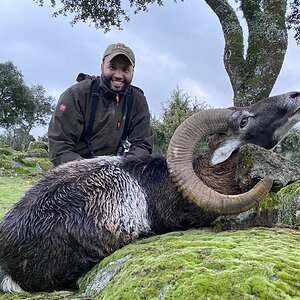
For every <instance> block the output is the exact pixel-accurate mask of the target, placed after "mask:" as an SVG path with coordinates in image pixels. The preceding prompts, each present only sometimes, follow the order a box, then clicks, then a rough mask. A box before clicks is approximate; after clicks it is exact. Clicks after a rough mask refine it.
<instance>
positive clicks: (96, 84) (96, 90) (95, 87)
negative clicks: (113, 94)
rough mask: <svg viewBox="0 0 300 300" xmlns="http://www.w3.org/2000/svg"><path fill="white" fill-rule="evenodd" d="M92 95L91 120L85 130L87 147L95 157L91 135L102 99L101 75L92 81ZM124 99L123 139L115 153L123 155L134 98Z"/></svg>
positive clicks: (126, 97)
mask: <svg viewBox="0 0 300 300" xmlns="http://www.w3.org/2000/svg"><path fill="white" fill-rule="evenodd" d="M90 95H91V96H90V100H91V113H90V118H89V122H88V124H87V127H86V131H85V142H86V144H87V147H88V149H89V152H90V155H91V157H94V156H95V153H94V150H93V147H92V143H91V137H92V133H93V126H94V122H95V117H96V113H97V107H98V103H99V100H100V77H99V76H97V78H96V80H93V82H92V87H91V94H90ZM131 95H132V93H131ZM124 100H125V105H126V107H127V112H126V119H125V124H124V130H123V133H122V137H121V140H120V141H119V145H118V148H117V150H116V153H114V154H115V155H122V154H123V153H124V143H125V141H126V139H127V136H128V130H129V118H130V113H131V110H132V103H133V99H132V97H128V96H125V97H124Z"/></svg>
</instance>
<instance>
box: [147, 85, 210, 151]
mask: <svg viewBox="0 0 300 300" xmlns="http://www.w3.org/2000/svg"><path fill="white" fill-rule="evenodd" d="M208 107H209V106H208V104H207V103H206V102H204V101H202V102H201V101H199V100H198V99H197V98H195V99H194V101H191V99H190V96H189V95H188V94H186V93H183V91H182V90H180V89H179V88H178V87H177V88H176V89H175V90H174V91H172V92H171V97H170V99H168V100H167V101H166V104H165V105H164V106H163V109H162V111H163V112H162V116H161V119H158V118H156V117H154V116H152V124H151V125H152V129H153V132H154V141H155V144H154V152H155V153H159V154H166V152H167V148H168V145H169V141H170V139H171V137H172V135H173V133H174V131H175V129H176V128H177V127H178V126H179V125H180V124H181V123H182V122H183V121H184V120H185V119H187V118H188V117H189V116H191V115H192V114H194V113H196V112H198V111H200V110H204V109H207V108H208Z"/></svg>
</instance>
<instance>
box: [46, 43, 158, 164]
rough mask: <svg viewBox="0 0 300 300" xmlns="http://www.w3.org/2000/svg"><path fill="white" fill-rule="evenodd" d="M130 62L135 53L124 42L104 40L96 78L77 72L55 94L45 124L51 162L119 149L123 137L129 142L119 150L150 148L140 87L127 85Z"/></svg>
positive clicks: (131, 151)
mask: <svg viewBox="0 0 300 300" xmlns="http://www.w3.org/2000/svg"><path fill="white" fill-rule="evenodd" d="M134 67H135V55H134V53H133V51H132V50H131V49H130V48H129V47H127V46H126V45H124V44H121V43H118V44H112V45H109V46H108V47H107V49H106V50H105V52H104V55H103V60H102V64H101V76H100V78H99V77H98V82H97V77H95V76H89V75H85V74H82V73H81V74H79V75H78V77H77V81H78V83H76V84H74V85H72V86H71V87H70V88H68V89H67V90H66V91H65V92H64V93H63V94H62V95H61V96H60V99H59V101H58V104H57V107H56V109H55V112H54V113H53V116H52V118H51V121H50V124H49V130H48V138H49V156H50V159H51V161H52V163H53V164H54V166H58V165H60V164H62V163H66V162H68V161H72V160H80V159H83V158H91V157H94V156H99V155H120V154H122V153H123V142H124V140H126V138H127V139H128V142H129V144H130V148H129V151H128V152H126V154H125V155H127V156H130V155H132V156H141V155H145V154H151V153H152V147H153V135H152V130H151V128H150V112H149V107H148V104H147V101H146V98H145V96H144V94H143V92H142V91H141V90H140V89H139V88H137V87H134V86H132V85H131V81H132V78H133V73H134ZM93 82H95V85H96V91H97V92H99V96H98V94H97V93H94V88H93V92H92V84H93ZM95 85H94V86H95ZM91 94H93V95H94V96H91ZM95 103H96V104H95ZM125 124H126V125H125Z"/></svg>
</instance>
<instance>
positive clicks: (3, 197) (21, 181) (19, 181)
mask: <svg viewBox="0 0 300 300" xmlns="http://www.w3.org/2000/svg"><path fill="white" fill-rule="evenodd" d="M36 181H37V178H34V179H33V178H27V177H0V220H2V218H3V217H4V215H5V214H6V213H7V212H8V210H9V209H10V208H11V207H12V206H13V205H14V203H15V202H17V201H18V200H19V199H21V198H22V196H23V195H24V194H25V192H26V191H27V190H28V189H29V188H30V187H31V186H32V185H33V184H34V182H36Z"/></svg>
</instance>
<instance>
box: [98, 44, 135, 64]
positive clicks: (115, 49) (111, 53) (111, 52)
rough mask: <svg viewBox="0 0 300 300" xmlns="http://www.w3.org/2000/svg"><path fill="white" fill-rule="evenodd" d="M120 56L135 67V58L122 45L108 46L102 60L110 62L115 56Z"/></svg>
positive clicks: (127, 48)
mask: <svg viewBox="0 0 300 300" xmlns="http://www.w3.org/2000/svg"><path fill="white" fill-rule="evenodd" d="M120 54H122V55H125V56H126V57H127V58H128V59H129V61H130V63H131V64H132V65H133V66H134V65H135V56H134V53H133V51H132V50H131V49H130V48H129V47H127V46H126V45H125V44H122V43H117V44H111V45H109V46H108V47H107V48H106V50H105V52H104V54H103V60H104V59H107V60H108V61H111V60H112V59H113V58H114V57H115V56H117V55H120Z"/></svg>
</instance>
